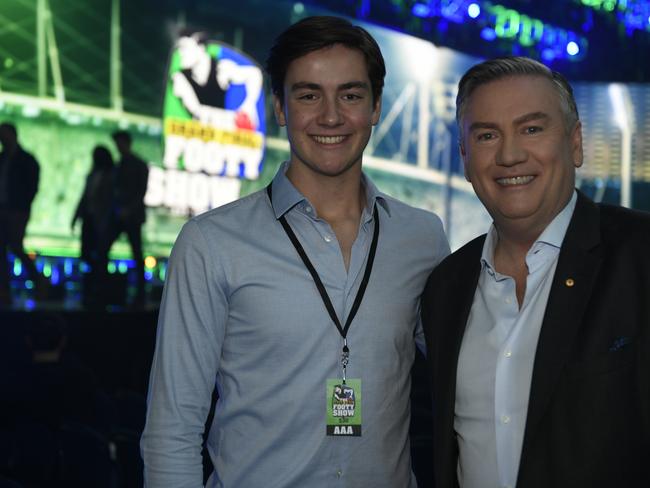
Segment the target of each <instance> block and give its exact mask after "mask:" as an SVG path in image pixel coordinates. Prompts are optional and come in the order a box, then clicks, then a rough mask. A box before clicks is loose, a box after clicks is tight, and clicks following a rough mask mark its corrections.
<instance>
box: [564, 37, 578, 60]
mask: <svg viewBox="0 0 650 488" xmlns="http://www.w3.org/2000/svg"><path fill="white" fill-rule="evenodd" d="M566 52H567V54H568V55H569V56H575V55H576V54H578V53H579V52H580V46H578V44H577V43H575V42H574V41H571V42H569V43H568V44H567V45H566Z"/></svg>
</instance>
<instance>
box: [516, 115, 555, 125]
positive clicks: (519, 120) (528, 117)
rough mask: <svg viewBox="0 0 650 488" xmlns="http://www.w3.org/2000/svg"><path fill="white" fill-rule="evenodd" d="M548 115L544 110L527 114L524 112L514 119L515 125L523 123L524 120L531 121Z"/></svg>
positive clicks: (547, 117)
mask: <svg viewBox="0 0 650 488" xmlns="http://www.w3.org/2000/svg"><path fill="white" fill-rule="evenodd" d="M549 118H550V117H549V115H548V114H547V113H545V112H531V113H529V114H524V115H522V116H521V117H518V118H516V119H515V120H514V123H515V125H519V124H524V123H526V122H532V121H533V120H541V119H545V120H546V119H549Z"/></svg>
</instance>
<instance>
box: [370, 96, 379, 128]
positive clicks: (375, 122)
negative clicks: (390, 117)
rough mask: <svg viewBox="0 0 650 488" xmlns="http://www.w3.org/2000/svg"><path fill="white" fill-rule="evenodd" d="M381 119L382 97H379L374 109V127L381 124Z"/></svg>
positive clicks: (372, 118) (372, 119)
mask: <svg viewBox="0 0 650 488" xmlns="http://www.w3.org/2000/svg"><path fill="white" fill-rule="evenodd" d="M380 117H381V97H378V98H377V100H375V106H374V107H373V109H372V117H371V121H372V125H377V124H378V123H379V118H380Z"/></svg>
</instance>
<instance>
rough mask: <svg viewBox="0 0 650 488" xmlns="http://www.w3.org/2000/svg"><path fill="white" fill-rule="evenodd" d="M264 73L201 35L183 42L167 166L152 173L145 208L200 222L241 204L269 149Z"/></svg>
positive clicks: (169, 119) (172, 78) (172, 96)
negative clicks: (244, 183)
mask: <svg viewBox="0 0 650 488" xmlns="http://www.w3.org/2000/svg"><path fill="white" fill-rule="evenodd" d="M262 80H263V76H262V70H261V68H260V67H259V66H258V65H257V64H256V63H255V61H253V60H252V59H251V58H249V57H247V56H246V55H245V54H243V53H240V52H239V51H237V50H236V49H234V48H232V47H230V46H227V45H225V44H223V43H220V42H215V41H208V40H207V39H206V37H205V35H204V34H203V33H192V34H187V35H183V36H181V37H179V39H178V41H177V42H176V46H175V48H174V51H173V52H172V55H171V60H170V64H169V71H168V79H167V85H166V92H165V101H164V109H163V138H164V156H163V167H162V168H161V167H152V168H151V172H150V176H149V185H148V188H147V195H146V196H145V203H146V204H147V205H148V206H152V207H156V206H165V207H169V208H170V209H172V211H173V212H174V213H176V214H181V215H196V214H198V213H201V212H204V211H206V210H208V209H210V208H214V207H217V206H219V205H223V204H224V203H228V202H229V201H232V200H234V199H236V198H238V197H239V190H240V185H241V179H257V178H258V177H259V174H260V170H261V166H262V160H263V157H264V146H265V131H266V128H265V116H264V92H263V90H262Z"/></svg>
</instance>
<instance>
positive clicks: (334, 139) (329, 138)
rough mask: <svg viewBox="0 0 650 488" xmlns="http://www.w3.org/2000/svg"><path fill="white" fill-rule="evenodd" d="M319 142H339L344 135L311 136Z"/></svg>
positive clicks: (342, 139)
mask: <svg viewBox="0 0 650 488" xmlns="http://www.w3.org/2000/svg"><path fill="white" fill-rule="evenodd" d="M312 137H313V139H314V140H315V141H316V142H317V143H319V144H340V143H341V142H343V141H344V140H345V137H346V136H312Z"/></svg>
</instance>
